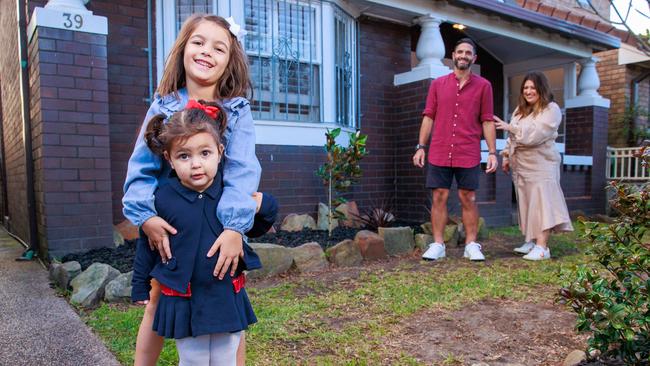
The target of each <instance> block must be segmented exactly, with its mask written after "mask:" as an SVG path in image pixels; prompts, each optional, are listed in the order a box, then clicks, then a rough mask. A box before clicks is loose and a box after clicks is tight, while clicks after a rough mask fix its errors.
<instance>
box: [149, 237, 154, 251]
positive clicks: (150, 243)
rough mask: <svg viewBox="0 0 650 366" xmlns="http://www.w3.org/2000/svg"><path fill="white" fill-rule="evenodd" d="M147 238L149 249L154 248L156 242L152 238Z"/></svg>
mask: <svg viewBox="0 0 650 366" xmlns="http://www.w3.org/2000/svg"><path fill="white" fill-rule="evenodd" d="M148 239H149V240H148V242H149V249H151V250H154V249H156V243H154V242H153V240H151V238H148Z"/></svg>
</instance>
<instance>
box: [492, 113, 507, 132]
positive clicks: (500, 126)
mask: <svg viewBox="0 0 650 366" xmlns="http://www.w3.org/2000/svg"><path fill="white" fill-rule="evenodd" d="M492 117H494V126H495V127H496V128H497V130H505V131H508V132H510V130H511V128H510V124H509V123H507V122H504V121H503V120H502V119H501V118H499V117H497V116H492Z"/></svg>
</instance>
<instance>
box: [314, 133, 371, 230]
mask: <svg viewBox="0 0 650 366" xmlns="http://www.w3.org/2000/svg"><path fill="white" fill-rule="evenodd" d="M340 134H341V129H340V128H335V129H333V130H332V131H330V130H329V129H328V130H327V132H326V133H325V136H326V138H327V142H326V143H325V150H326V151H327V162H325V164H323V165H322V166H320V167H319V168H318V170H317V171H316V175H317V176H319V177H321V178H322V179H323V185H325V186H326V187H327V197H328V208H329V214H328V215H327V219H328V227H329V232H330V234H331V233H332V221H333V220H334V219H343V217H341V216H342V214H341V213H340V212H338V211H336V210H334V207H336V206H338V205H340V204H341V203H345V202H346V199H345V197H343V196H342V194H343V193H345V192H347V191H348V190H349V189H350V188H351V187H352V184H353V183H355V182H357V181H358V180H359V179H360V178H361V166H360V165H359V163H360V161H361V159H363V157H364V156H366V155H367V154H368V152H367V151H366V140H367V139H368V136H367V135H363V134H361V132H360V131H357V132H356V133H350V143H349V145H348V147H343V146H341V145H339V144H337V143H336V138H337V137H338V136H339V135H340Z"/></svg>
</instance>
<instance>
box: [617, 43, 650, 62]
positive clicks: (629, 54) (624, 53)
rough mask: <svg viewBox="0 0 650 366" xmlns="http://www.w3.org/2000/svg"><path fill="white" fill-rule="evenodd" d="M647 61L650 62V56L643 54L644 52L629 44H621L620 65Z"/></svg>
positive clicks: (619, 52)
mask: <svg viewBox="0 0 650 366" xmlns="http://www.w3.org/2000/svg"><path fill="white" fill-rule="evenodd" d="M647 61H650V56H648V55H646V54H645V53H643V51H641V50H639V49H638V48H636V47H633V46H630V45H629V44H627V43H621V48H620V49H619V50H618V64H619V65H627V64H635V63H639V62H647Z"/></svg>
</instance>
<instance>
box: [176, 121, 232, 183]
mask: <svg viewBox="0 0 650 366" xmlns="http://www.w3.org/2000/svg"><path fill="white" fill-rule="evenodd" d="M222 150H223V147H222V146H220V145H218V144H217V142H216V141H215V139H214V136H212V135H211V134H210V133H208V132H200V133H197V134H195V135H193V136H191V137H189V138H188V139H187V140H185V141H179V142H176V141H174V143H172V146H171V149H170V151H165V159H167V160H168V161H169V164H170V165H171V167H172V169H174V170H175V171H176V175H177V176H178V179H179V180H180V181H181V184H182V185H184V186H185V187H187V188H189V189H192V190H194V191H197V192H203V191H204V190H206V189H207V188H208V187H210V185H211V184H212V182H213V181H214V177H215V176H216V175H217V169H218V168H219V160H220V159H221V151H222Z"/></svg>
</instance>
